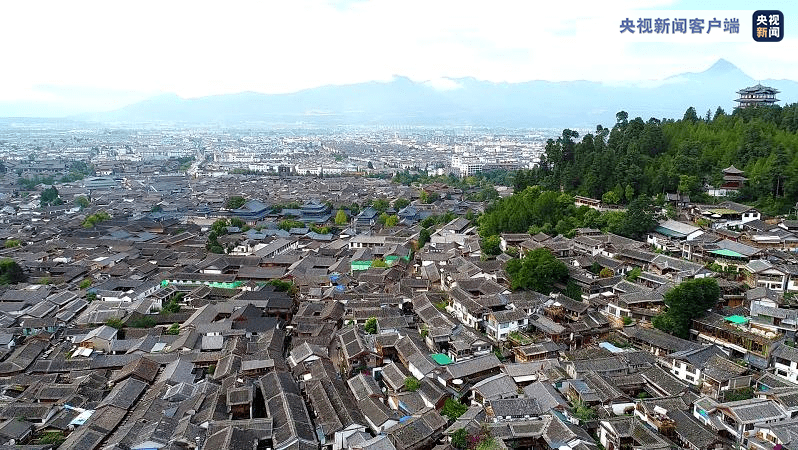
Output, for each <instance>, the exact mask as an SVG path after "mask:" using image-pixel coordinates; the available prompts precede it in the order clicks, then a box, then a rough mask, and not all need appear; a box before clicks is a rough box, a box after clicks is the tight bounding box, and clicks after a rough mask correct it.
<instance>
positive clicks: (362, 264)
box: [352, 261, 371, 270]
mask: <svg viewBox="0 0 798 450" xmlns="http://www.w3.org/2000/svg"><path fill="white" fill-rule="evenodd" d="M369 267H371V261H352V270H368V268H369Z"/></svg>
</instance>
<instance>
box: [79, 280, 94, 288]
mask: <svg viewBox="0 0 798 450" xmlns="http://www.w3.org/2000/svg"><path fill="white" fill-rule="evenodd" d="M78 287H79V288H80V289H88V288H89V287H91V278H84V279H83V281H81V282H80V284H78Z"/></svg>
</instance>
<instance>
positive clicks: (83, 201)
mask: <svg viewBox="0 0 798 450" xmlns="http://www.w3.org/2000/svg"><path fill="white" fill-rule="evenodd" d="M75 204H76V205H78V206H80V208H81V209H83V208H88V207H89V204H90V203H89V199H87V198H86V197H84V196H82V195H81V196H80V197H78V198H76V199H75Z"/></svg>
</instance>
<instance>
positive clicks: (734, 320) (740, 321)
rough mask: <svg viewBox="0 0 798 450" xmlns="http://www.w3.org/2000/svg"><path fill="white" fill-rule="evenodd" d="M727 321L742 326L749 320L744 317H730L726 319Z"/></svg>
mask: <svg viewBox="0 0 798 450" xmlns="http://www.w3.org/2000/svg"><path fill="white" fill-rule="evenodd" d="M725 319H726V320H728V321H729V322H731V323H736V324H737V325H742V324H744V323H746V322H748V319H747V318H745V317H743V316H729V317H726V318H725Z"/></svg>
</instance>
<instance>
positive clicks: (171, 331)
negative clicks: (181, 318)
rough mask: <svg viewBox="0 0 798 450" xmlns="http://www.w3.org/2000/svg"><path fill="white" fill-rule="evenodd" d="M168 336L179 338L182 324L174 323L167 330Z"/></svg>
mask: <svg viewBox="0 0 798 450" xmlns="http://www.w3.org/2000/svg"><path fill="white" fill-rule="evenodd" d="M166 334H168V335H171V336H177V335H178V334H180V324H179V323H173V324H172V325H171V326H170V327H169V328H167V329H166Z"/></svg>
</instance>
